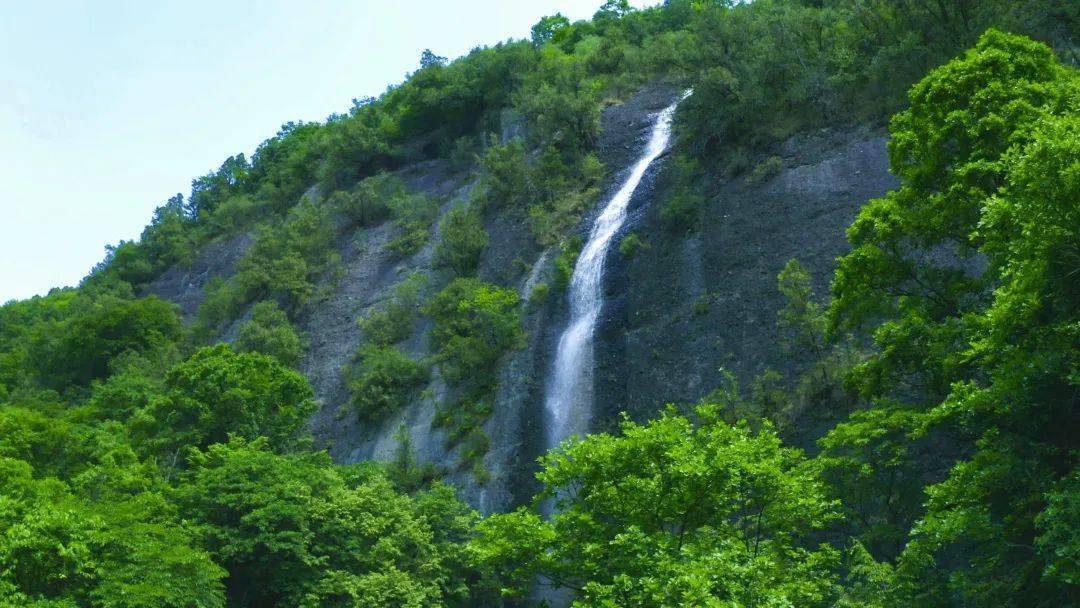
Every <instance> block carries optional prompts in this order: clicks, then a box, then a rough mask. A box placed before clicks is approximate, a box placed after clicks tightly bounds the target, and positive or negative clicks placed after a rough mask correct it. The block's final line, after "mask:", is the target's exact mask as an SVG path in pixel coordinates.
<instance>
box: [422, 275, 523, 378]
mask: <svg viewBox="0 0 1080 608" xmlns="http://www.w3.org/2000/svg"><path fill="white" fill-rule="evenodd" d="M518 300H519V298H518V294H517V291H515V290H514V289H509V288H503V287H499V286H497V285H490V284H488V283H484V282H482V281H480V280H479V279H475V278H459V279H455V280H454V281H453V282H452V283H450V284H449V285H447V286H446V288H444V289H443V290H442V291H440V292H439V293H438V294H436V295H435V297H434V298H432V300H431V302H430V303H429V304H428V305H427V307H426V309H425V311H426V313H427V314H428V315H430V316H431V318H432V319H433V320H434V321H435V328H434V330H433V332H432V337H433V338H434V341H435V345H436V348H437V349H438V353H437V356H438V360H439V364H440V367H441V369H442V371H443V374H444V375H445V377H446V379H447V380H448V381H450V382H451V383H454V384H461V383H464V382H467V383H468V384H470V385H471V386H475V387H490V386H492V385H493V384H494V382H495V365H496V363H498V361H499V358H500V357H502V355H503V354H504V353H506V352H507V351H509V350H511V349H514V348H519V347H520V346H521V345H522V341H523V338H524V332H523V330H522V328H521V312H520V311H519V310H518Z"/></svg>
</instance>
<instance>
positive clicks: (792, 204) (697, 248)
mask: <svg viewBox="0 0 1080 608" xmlns="http://www.w3.org/2000/svg"><path fill="white" fill-rule="evenodd" d="M666 179H667V176H666V175H665V174H664V173H663V172H662V173H661V175H660V176H658V177H657V179H656V180H655V182H654V185H653V188H652V189H651V190H649V189H645V188H643V189H642V190H641V191H640V192H639V193H638V195H637V196H636V197H635V199H636V200H635V201H634V205H635V207H636V209H637V210H638V211H637V214H638V217H639V220H638V222H637V224H636V225H632V226H630V227H629V228H628V229H629V230H630V231H634V232H636V233H637V235H638V236H639V238H641V240H642V241H643V242H644V243H645V246H643V247H642V248H640V249H639V250H638V251H637V252H636V253H635V255H634V256H633V257H632V259H629V260H626V259H623V257H622V256H620V255H619V254H618V252H616V253H615V254H613V255H612V256H611V259H610V260H609V272H608V274H607V295H608V306H607V308H606V309H605V314H604V316H603V321H602V323H601V326H600V328H599V329H598V335H597V369H596V384H597V388H596V394H597V405H596V408H597V412H598V413H600V415H601V417H603V418H606V419H608V420H611V419H614V418H615V415H616V413H617V412H619V411H627V412H629V413H631V414H632V415H633V416H634V417H636V418H643V417H647V416H648V415H650V414H651V413H653V412H655V411H656V410H657V408H658V407H661V406H662V405H663V404H664V403H669V402H693V401H696V400H698V399H700V398H701V397H702V396H704V395H705V394H707V393H708V392H709V391H710V390H712V389H714V388H716V387H717V385H718V383H719V382H720V372H719V370H720V368H721V367H723V368H726V369H728V370H730V371H731V372H733V373H734V374H735V375H736V377H737V378H738V379H739V380H740V381H741V383H742V384H743V386H747V385H748V383H749V381H750V380H751V379H752V378H753V377H754V376H755V375H757V374H759V373H761V372H763V371H764V370H765V369H766V368H772V369H775V370H777V371H780V372H781V373H784V374H785V375H786V376H790V375H792V374H794V373H796V372H798V371H799V367H800V366H799V361H800V357H799V356H798V353H795V354H794V356H793V355H792V354H791V353H788V354H785V353H783V352H782V351H781V350H780V347H779V340H778V338H779V336H778V334H777V330H776V315H777V311H778V310H779V309H780V307H782V306H783V300H782V298H781V296H780V294H779V292H778V291H777V289H776V276H777V273H779V271H780V270H781V268H783V266H784V264H786V263H787V261H788V260H790V259H791V258H798V259H799V261H800V262H802V263H803V265H804V266H805V267H806V268H807V269H808V270H809V271H810V273H811V275H812V276H813V279H814V286H815V290H816V292H817V294H819V295H825V294H827V293H828V281H829V279H830V277H831V276H832V272H833V269H834V266H835V260H836V258H837V257H838V256H839V255H841V254H843V253H844V252H845V251H847V243H846V240H845V237H844V230H845V228H846V227H847V226H848V225H849V224H850V223H851V221H852V220H853V219H854V217H855V215H856V213H857V212H858V210H859V208H860V207H861V206H862V204H863V203H864V202H866V200H867V199H869V198H873V197H877V196H881V195H882V194H884V193H885V192H886V191H888V190H889V189H891V188H893V187H894V186H895V185H896V180H895V179H894V178H893V176H892V175H891V174H890V173H889V171H888V157H887V154H886V139H885V137H884V135H883V134H882V133H881V132H879V131H873V130H868V129H854V130H849V131H836V132H832V131H823V132H818V133H812V134H806V135H802V136H798V137H794V138H792V139H791V140H789V141H788V142H787V144H785V146H784V149H783V157H782V166H781V168H780V169H779V171H778V172H776V173H775V174H774V175H773V176H772V177H769V178H767V179H764V180H762V181H760V182H757V183H748V181H747V179H746V178H745V177H739V178H736V179H732V180H727V181H717V182H715V183H712V184H709V185H707V186H706V187H707V188H709V190H708V192H709V196H708V203H707V205H706V207H705V209H704V211H703V213H702V218H701V222H700V227H699V229H698V230H697V231H696V232H694V233H692V234H689V235H687V234H673V233H672V232H671V231H670V230H668V229H667V228H666V227H665V226H664V223H663V222H662V221H661V220H660V215H659V211H660V208H661V206H662V204H663V202H664V200H665V196H666V192H665V187H666V183H665V180H666Z"/></svg>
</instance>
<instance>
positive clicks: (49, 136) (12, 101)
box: [0, 0, 654, 302]
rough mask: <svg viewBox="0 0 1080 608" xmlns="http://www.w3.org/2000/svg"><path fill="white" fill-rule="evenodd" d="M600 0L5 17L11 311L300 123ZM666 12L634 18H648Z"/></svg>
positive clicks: (0, 32) (316, 2)
mask: <svg viewBox="0 0 1080 608" xmlns="http://www.w3.org/2000/svg"><path fill="white" fill-rule="evenodd" d="M601 3H602V0H453V1H446V0H443V1H432V0H419V1H418V0H412V1H407V2H406V1H392V0H351V1H350V0H294V1H284V0H263V1H258V2H256V1H246V2H239V1H228V0H183V1H180V0H170V1H163V0H155V1H153V2H145V1H141V0H131V1H127V2H122V1H114V0H94V1H89V0H86V1H76V0H71V1H67V2H58V1H55V0H52V1H50V0H39V1H35V2H12V3H9V4H8V3H5V8H4V16H3V18H2V19H0V302H4V301H7V300H9V299H13V298H25V297H29V296H32V295H34V294H42V293H45V292H47V291H48V290H49V289H50V288H51V287H57V286H63V285H72V284H75V283H77V282H78V281H79V279H81V278H82V277H83V276H84V275H85V274H86V273H87V272H88V271H89V269H90V268H91V267H92V266H93V265H94V264H95V263H97V262H98V261H100V260H101V258H102V257H103V256H104V246H105V244H106V243H116V242H117V241H119V240H121V239H131V238H135V237H137V236H138V235H139V233H140V232H141V231H142V228H143V226H144V225H145V224H146V223H147V222H148V221H149V219H150V215H151V212H152V211H153V209H154V207H156V206H158V205H159V204H161V203H162V202H164V201H165V200H166V199H167V198H169V197H170V196H171V195H173V194H175V193H177V192H183V193H184V194H185V195H186V194H187V193H188V192H190V186H191V179H192V178H193V177H196V176H199V175H203V174H205V173H207V172H209V171H211V170H214V169H216V168H217V167H218V166H219V165H220V164H221V161H222V160H224V159H225V157H227V156H229V155H231V154H235V153H237V152H244V153H245V154H248V155H250V153H251V152H252V151H253V150H254V149H255V147H256V146H257V145H258V144H259V143H260V142H261V141H263V140H264V139H266V138H267V137H270V136H272V135H273V134H274V133H276V131H277V128H278V127H279V126H280V125H281V124H282V123H284V122H286V121H289V120H309V121H310V120H323V119H325V118H326V117H327V116H328V115H330V114H331V113H333V112H343V111H346V110H347V109H348V107H349V106H350V105H351V104H350V100H351V99H352V98H354V97H363V96H365V95H372V96H377V95H378V94H379V93H381V92H383V91H384V90H385V89H386V86H387V85H388V84H391V83H396V82H399V81H401V80H402V79H403V78H404V76H405V74H406V73H407V72H409V71H412V70H413V69H415V68H416V67H417V65H418V63H419V58H420V52H421V51H422V50H423V49H425V48H431V49H432V50H433V51H434V52H435V53H437V54H439V55H444V56H448V57H451V58H453V57H457V56H459V55H462V54H464V53H466V52H468V51H469V49H471V48H472V47H474V46H477V45H481V44H494V43H496V42H499V41H501V40H505V39H507V38H524V37H527V36H528V33H529V28H530V27H531V26H532V24H533V23H535V22H536V21H537V20H538V19H539V18H540V17H541V16H543V15H548V14H552V13H554V12H556V11H559V12H562V13H563V14H564V15H566V16H568V17H570V18H571V19H573V20H577V19H584V18H588V17H590V16H591V15H592V13H593V12H595V10H596V9H597V8H598V7H599V5H600V4H601ZM652 3H654V2H648V1H640V2H632V4H634V5H635V6H644V5H647V4H652Z"/></svg>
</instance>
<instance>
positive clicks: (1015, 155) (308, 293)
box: [0, 0, 1080, 608]
mask: <svg viewBox="0 0 1080 608" xmlns="http://www.w3.org/2000/svg"><path fill="white" fill-rule="evenodd" d="M1078 29H1080V12H1078V11H1077V9H1076V8H1074V7H1073V5H1072V3H1069V2H1057V1H1053V0H1047V1H1045V2H1042V1H1041V2H1030V3H1012V2H980V3H972V2H966V1H963V0H955V1H947V2H904V3H892V2H884V1H882V2H869V3H867V2H861V1H859V2H856V1H850V2H849V1H847V0H839V1H836V2H825V3H821V2H800V1H796V0H758V1H757V2H753V3H726V2H688V1H686V2H684V1H676V0H669V1H668V2H665V3H664V4H663V5H660V6H657V7H655V8H651V9H645V10H632V9H631V8H630V7H629V6H628V5H627V4H626V3H625V2H618V1H615V0H612V1H609V2H607V3H605V4H604V5H603V7H601V9H600V10H599V11H598V12H597V14H596V15H595V17H594V18H593V19H592V20H591V21H584V22H578V23H569V22H568V21H567V20H566V19H565V18H563V17H561V15H555V16H551V17H547V18H545V19H544V20H542V21H541V22H539V23H538V24H537V25H536V27H534V28H533V36H532V39H531V40H522V41H508V42H506V43H503V44H500V45H497V46H494V47H490V48H478V49H476V50H474V51H473V52H471V53H470V54H468V55H466V56H464V57H462V58H458V59H455V60H453V61H448V60H447V59H445V58H442V57H438V56H437V55H435V54H434V53H432V52H431V51H424V53H423V54H422V57H421V62H420V67H419V68H418V69H417V70H416V71H415V72H413V73H412V74H410V75H409V76H408V78H407V79H406V80H405V82H403V83H401V84H399V85H395V86H393V87H391V88H390V89H389V90H388V91H387V93H385V94H384V95H383V96H381V97H380V98H378V99H364V100H354V102H353V106H352V107H351V108H350V109H349V111H348V112H347V113H345V114H340V115H334V116H332V117H331V118H330V119H329V120H327V121H326V122H325V123H287V124H285V125H284V126H283V127H282V128H281V130H280V131H279V132H278V133H277V135H275V136H274V137H272V138H270V139H268V140H266V141H265V142H264V143H263V144H262V145H261V146H260V147H259V148H258V150H257V152H256V153H255V154H254V155H253V157H252V158H251V159H247V158H245V157H244V156H243V155H237V156H233V157H230V158H229V159H227V160H226V161H225V162H224V163H223V164H222V166H221V168H220V169H219V170H217V171H214V172H211V173H210V174H208V175H206V176H203V177H199V178H196V179H195V180H193V184H192V191H191V193H190V194H186V195H177V196H176V197H173V198H172V199H169V201H168V202H167V203H166V204H164V205H162V206H161V207H159V208H158V210H157V212H156V213H155V216H154V218H153V219H152V221H151V223H150V224H149V225H148V226H147V228H146V230H145V231H144V233H143V234H142V236H141V238H140V239H138V240H137V241H132V242H123V243H120V244H118V245H116V246H114V247H110V248H109V252H108V256H107V257H106V259H105V260H104V261H103V262H102V263H101V264H100V265H99V266H97V267H96V268H94V269H93V270H92V271H91V272H90V274H89V275H88V276H87V278H86V279H85V280H84V281H83V283H82V284H81V285H80V286H79V287H78V288H74V289H65V290H54V291H53V292H51V293H50V294H49V295H47V296H44V297H39V298H33V299H30V300H25V301H19V302H10V303H7V304H5V305H4V306H3V307H2V308H0V468H2V469H3V473H2V474H0V599H2V601H0V605H12V606H15V605H20V606H23V605H25V606H43V607H44V606H94V607H97V606H102V607H105V606H108V607H113V606H131V607H134V606H178V607H179V606H184V607H188V606H199V607H210V606H243V607H249V606H250V607H255V606H286V605H287V606H294V605H295V606H311V607H314V606H402V607H405V606H410V607H411V606H416V607H419V606H443V605H445V606H524V605H536V604H538V603H539V602H542V601H548V602H549V603H550V604H552V605H569V604H570V603H571V602H573V605H575V606H689V605H695V606H696V605H724V606H740V607H743V606H745V607H748V608H749V607H751V606H782V605H790V606H834V607H838V608H839V607H844V608H847V607H854V606H882V607H884V606H1018V607H1019V606H1046V607H1051V606H1064V605H1071V604H1073V603H1077V602H1080V587H1078V585H1077V577H1078V576H1080V573H1078V572H1077V568H1076V563H1077V561H1078V558H1080V548H1078V546H1077V540H1076V539H1077V509H1078V505H1080V488H1078V484H1080V477H1078V473H1077V469H1076V455H1077V453H1080V450H1078V448H1080V445H1078V443H1077V439H1076V438H1077V437H1078V436H1080V434H1078V432H1080V418H1078V416H1077V412H1080V407H1078V406H1080V390H1078V387H1077V369H1078V363H1080V362H1078V353H1080V336H1078V335H1077V330H1076V328H1077V319H1078V317H1077V312H1078V311H1077V304H1078V302H1080V293H1077V290H1076V281H1075V280H1074V278H1075V274H1076V269H1077V268H1080V252H1078V250H1077V247H1076V244H1077V243H1078V242H1080V238H1078V237H1077V234H1078V232H1080V220H1078V215H1077V214H1078V209H1080V207H1078V203H1080V178H1078V176H1080V166H1078V162H1080V161H1078V159H1080V139H1078V133H1080V131H1078V130H1077V127H1080V73H1078V72H1077V69H1076V65H1077V62H1078V59H1080V46H1078V43H1077V38H1076V34H1077V31H1078Z"/></svg>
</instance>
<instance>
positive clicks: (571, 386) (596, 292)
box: [544, 92, 689, 447]
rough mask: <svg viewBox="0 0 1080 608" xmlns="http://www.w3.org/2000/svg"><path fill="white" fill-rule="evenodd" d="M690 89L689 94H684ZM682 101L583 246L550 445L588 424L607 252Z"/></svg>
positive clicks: (555, 378)
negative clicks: (597, 323) (595, 339)
mask: <svg viewBox="0 0 1080 608" xmlns="http://www.w3.org/2000/svg"><path fill="white" fill-rule="evenodd" d="M686 95H689V92H687V93H686V94H684V95H683V98H685V97H686ZM678 104H679V102H678V101H676V102H675V103H673V104H671V105H670V106H668V107H667V108H664V109H663V110H662V111H660V112H659V113H658V114H656V119H655V122H654V123H653V128H652V134H651V135H650V136H649V143H648V144H647V145H646V146H645V151H644V152H643V153H642V155H641V157H640V158H639V159H638V160H637V163H636V164H634V167H633V169H632V170H631V171H630V174H629V175H627V177H626V181H625V182H623V185H622V187H621V188H619V191H618V192H616V193H615V195H614V196H612V197H611V199H610V200H608V201H607V203H605V204H604V208H603V210H602V211H601V212H600V215H599V217H597V218H596V223H594V224H593V227H592V231H591V232H590V233H589V240H588V242H586V243H585V247H584V248H583V249H582V250H581V255H580V257H578V260H577V264H576V265H575V266H574V276H573V278H571V279H570V288H569V298H570V320H569V323H568V324H567V326H566V329H565V330H564V331H563V333H562V335H561V336H560V337H559V347H558V350H557V351H556V353H555V362H554V364H553V367H552V371H551V374H550V375H549V376H548V383H547V391H546V395H545V399H544V410H545V414H546V415H547V425H546V426H547V446H548V447H553V446H555V445H558V443H559V442H561V441H562V440H563V439H566V438H567V437H569V436H570V435H573V434H577V435H583V434H584V433H585V432H586V431H587V430H588V423H589V417H590V415H591V413H592V411H591V410H592V371H593V332H594V330H595V329H596V320H597V317H598V316H599V315H600V309H601V307H602V306H603V303H604V302H603V293H602V291H601V290H602V287H603V273H604V258H605V257H607V252H608V248H609V247H610V246H611V241H612V239H614V238H615V235H616V234H618V232H619V229H620V228H622V225H623V223H625V221H626V210H627V207H628V206H629V204H630V198H631V197H632V196H633V194H634V191H635V190H637V187H638V184H640V183H641V178H642V177H644V175H645V172H646V171H647V170H648V168H649V165H651V164H652V163H653V161H654V160H656V158H657V157H659V156H660V155H661V154H663V152H664V150H666V149H667V145H668V140H669V139H670V136H671V119H672V117H673V116H674V114H675V107H676V106H677V105H678Z"/></svg>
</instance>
